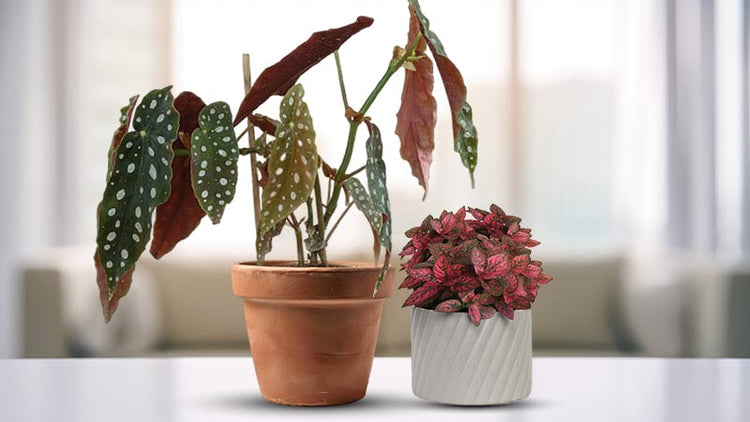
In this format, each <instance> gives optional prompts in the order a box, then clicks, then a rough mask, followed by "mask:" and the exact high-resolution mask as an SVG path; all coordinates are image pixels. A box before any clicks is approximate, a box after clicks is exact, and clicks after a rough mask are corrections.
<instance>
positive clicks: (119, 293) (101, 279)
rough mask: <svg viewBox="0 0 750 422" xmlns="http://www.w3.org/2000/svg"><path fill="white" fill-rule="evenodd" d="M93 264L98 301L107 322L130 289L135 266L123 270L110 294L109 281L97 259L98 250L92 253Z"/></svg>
mask: <svg viewBox="0 0 750 422" xmlns="http://www.w3.org/2000/svg"><path fill="white" fill-rule="evenodd" d="M94 266H95V267H96V285H97V286H99V301H100V302H101V304H102V313H103V314H104V322H109V320H110V319H112V315H114V313H115V311H116V310H117V305H118V304H119V303H120V298H121V297H123V296H125V295H126V294H128V291H129V290H130V285H131V284H132V283H133V271H134V270H135V266H133V267H132V268H130V269H129V270H128V271H125V273H124V274H123V276H122V278H121V279H119V280H117V283H116V284H115V288H114V290H113V291H112V294H111V295H110V293H109V283H107V274H106V273H105V272H104V266H102V263H101V262H100V261H99V252H96V253H95V254H94Z"/></svg>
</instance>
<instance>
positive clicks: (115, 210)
mask: <svg viewBox="0 0 750 422" xmlns="http://www.w3.org/2000/svg"><path fill="white" fill-rule="evenodd" d="M170 89H171V87H166V88H164V89H160V90H153V91H151V92H149V93H148V94H147V95H146V96H145V97H144V98H143V101H141V103H140V105H138V107H137V108H136V110H135V119H134V122H133V128H134V129H135V131H133V132H128V133H127V134H125V136H124V137H123V139H122V142H120V145H119V146H118V147H117V150H116V151H115V154H116V161H115V165H114V167H113V168H112V176H111V177H110V178H109V180H108V182H107V187H106V189H105V190H104V197H103V198H102V201H101V203H100V204H99V211H98V234H97V239H96V241H97V246H98V250H97V253H98V256H99V259H100V262H101V264H102V265H103V267H104V272H105V274H106V277H107V288H108V296H109V298H110V299H111V298H112V297H113V294H114V292H115V287H116V284H117V282H118V281H119V280H121V279H122V278H123V277H124V276H125V274H126V273H127V272H128V271H130V270H131V269H132V268H133V266H134V265H135V262H136V260H137V259H138V257H139V256H140V255H141V253H143V250H144V249H145V248H146V243H148V241H149V239H150V237H151V218H152V215H153V211H154V209H155V208H156V206H157V205H159V204H161V203H163V202H164V201H166V200H167V198H168V197H169V193H170V179H171V178H172V168H171V164H172V159H173V157H174V152H172V141H173V140H174V139H176V138H177V127H178V124H179V115H178V113H177V110H176V109H175V108H174V106H173V102H174V98H173V97H172V93H171V92H170Z"/></svg>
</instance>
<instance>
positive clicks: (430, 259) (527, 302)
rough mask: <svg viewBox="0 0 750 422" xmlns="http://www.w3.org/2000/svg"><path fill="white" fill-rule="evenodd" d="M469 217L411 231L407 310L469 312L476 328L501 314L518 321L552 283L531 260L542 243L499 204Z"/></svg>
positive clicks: (455, 216) (446, 218)
mask: <svg viewBox="0 0 750 422" xmlns="http://www.w3.org/2000/svg"><path fill="white" fill-rule="evenodd" d="M468 214H470V215H469V216H467V210H466V208H464V207H461V208H460V209H459V210H458V211H456V212H455V213H452V212H446V211H443V213H442V214H440V218H433V217H432V216H428V217H427V218H426V219H425V220H424V221H423V222H422V224H421V225H420V226H419V227H414V228H412V229H410V230H408V231H407V232H406V236H407V237H409V238H410V239H411V240H409V242H408V243H407V244H406V246H405V247H404V249H403V250H402V251H401V254H400V255H401V257H402V258H403V257H407V256H408V257H410V258H409V260H408V261H406V263H404V264H402V268H403V269H404V270H405V271H406V273H407V276H406V279H405V280H404V282H403V283H402V284H401V288H405V289H413V290H414V292H412V294H411V295H410V296H409V297H408V298H407V299H406V302H404V306H410V305H414V306H418V307H420V308H425V309H434V310H436V311H438V312H463V311H466V312H467V313H468V314H469V318H470V319H471V321H472V322H473V323H474V324H475V325H479V322H480V321H481V320H483V319H488V318H492V317H493V316H495V313H496V312H499V313H501V314H502V315H504V316H505V317H507V318H509V319H513V312H514V310H515V309H529V308H530V307H531V303H532V302H534V298H536V294H537V290H538V289H539V285H540V284H547V283H549V281H550V280H552V278H551V277H550V276H548V275H547V274H544V273H543V272H542V263H541V262H539V261H532V260H531V256H530V255H531V250H530V249H529V248H532V247H534V246H536V245H538V244H539V242H537V241H536V240H533V239H532V238H531V229H527V228H522V227H521V225H520V224H521V219H520V218H518V217H515V216H512V215H507V214H506V213H505V212H504V211H503V210H502V208H500V207H498V206H497V205H494V204H493V205H492V206H491V207H490V211H489V212H488V211H483V210H480V209H475V208H469V209H468ZM467 217H471V218H467Z"/></svg>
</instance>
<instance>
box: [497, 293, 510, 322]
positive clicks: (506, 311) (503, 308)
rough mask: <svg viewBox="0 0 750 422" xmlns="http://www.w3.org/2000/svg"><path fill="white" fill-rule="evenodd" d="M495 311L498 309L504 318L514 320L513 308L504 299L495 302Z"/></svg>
mask: <svg viewBox="0 0 750 422" xmlns="http://www.w3.org/2000/svg"><path fill="white" fill-rule="evenodd" d="M495 309H497V311H498V312H500V314H502V315H503V316H504V317H506V318H508V319H513V314H514V313H515V312H514V311H513V308H512V307H510V306H509V305H508V304H507V303H505V301H504V300H503V299H502V298H499V299H498V300H497V301H496V302H495Z"/></svg>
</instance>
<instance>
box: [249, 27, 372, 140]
mask: <svg viewBox="0 0 750 422" xmlns="http://www.w3.org/2000/svg"><path fill="white" fill-rule="evenodd" d="M372 22H373V19H372V18H368V17H366V16H360V17H358V18H357V20H356V22H354V23H351V24H349V25H346V26H342V27H340V28H334V29H329V30H327V31H320V32H315V33H314V34H312V35H311V36H310V38H309V39H308V40H307V41H305V42H304V43H302V44H300V45H299V46H298V47H297V48H295V49H294V50H293V51H292V52H291V53H289V54H288V55H286V56H285V57H284V58H283V59H281V60H279V62H278V63H276V64H274V65H273V66H271V67H268V68H267V69H265V70H264V71H263V72H261V74H260V76H258V79H257V80H256V81H255V84H253V87H252V88H251V89H250V91H249V92H248V93H247V95H245V98H244V99H243V100H242V103H241V104H240V108H239V110H237V116H235V118H234V125H235V126H237V125H238V124H239V123H240V122H241V121H242V119H244V118H245V117H247V116H248V115H249V114H250V113H252V112H253V111H255V109H257V108H258V107H259V106H260V105H261V104H263V103H264V102H265V101H266V100H267V99H268V98H270V97H271V96H272V95H274V94H276V95H284V94H286V92H287V91H288V90H289V89H290V88H291V87H292V85H294V84H295V83H296V82H297V79H299V77H300V76H302V74H303V73H305V72H306V71H307V70H308V69H310V68H311V67H313V66H315V65H316V64H318V63H319V62H320V61H321V60H323V59H324V58H326V57H327V56H328V55H330V54H331V53H333V52H334V51H336V50H338V49H339V47H341V45H342V44H344V42H346V40H348V39H349V38H350V37H351V36H352V35H354V34H356V33H357V32H359V31H361V30H363V29H365V28H367V27H368V26H370V25H372Z"/></svg>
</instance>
